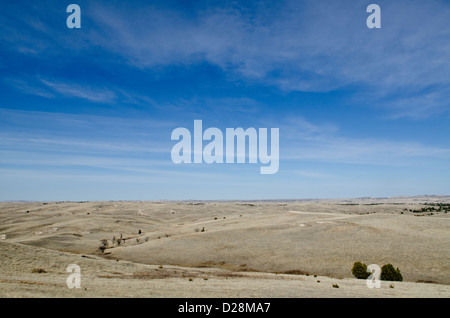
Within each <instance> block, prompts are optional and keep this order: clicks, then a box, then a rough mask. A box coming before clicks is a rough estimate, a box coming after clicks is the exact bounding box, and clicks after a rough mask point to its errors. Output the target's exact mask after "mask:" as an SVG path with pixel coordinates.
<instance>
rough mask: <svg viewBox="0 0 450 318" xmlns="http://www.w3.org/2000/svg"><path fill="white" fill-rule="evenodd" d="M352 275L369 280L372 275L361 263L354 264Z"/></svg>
mask: <svg viewBox="0 0 450 318" xmlns="http://www.w3.org/2000/svg"><path fill="white" fill-rule="evenodd" d="M352 274H353V275H354V276H355V277H356V278H358V279H367V278H368V277H369V276H370V273H368V272H367V265H366V264H364V263H361V262H355V263H354V264H353V268H352Z"/></svg>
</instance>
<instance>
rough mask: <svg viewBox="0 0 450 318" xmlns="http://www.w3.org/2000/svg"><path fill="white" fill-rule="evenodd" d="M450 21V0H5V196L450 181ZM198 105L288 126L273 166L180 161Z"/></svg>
mask: <svg viewBox="0 0 450 318" xmlns="http://www.w3.org/2000/svg"><path fill="white" fill-rule="evenodd" d="M71 3H76V4H78V5H79V6H80V8H81V26H82V27H81V29H68V28H67V26H66V19H67V16H68V15H69V14H68V13H66V8H67V6H68V5H69V4H71ZM371 3H377V4H378V5H379V6H380V7H381V26H382V27H381V29H369V28H367V26H366V19H367V17H368V15H369V14H368V13H366V8H367V6H368V5H369V4H371ZM449 20H450V3H449V2H448V1H442V0H431V1H426V2H425V1H416V0H409V1H400V0H395V1H394V0H390V1H381V0H372V1H342V0H333V1H331V0H330V1H327V0H320V1H174V0H170V1H81V0H77V1H32V2H30V1H8V2H6V1H4V2H3V3H2V10H1V12H0V28H1V30H2V32H1V33H0V37H1V41H0V52H1V54H0V96H1V97H0V102H1V103H0V180H1V182H0V200H160V199H170V200H184V199H200V200H202V199H204V200H210V199H296V198H336V197H363V196H374V197H375V196H398V195H420V194H450V181H449V180H450V169H449V167H450V164H449V163H450V138H449V136H450V125H449V119H450V106H449V101H450V76H449V74H450V27H449V24H448V21H449ZM195 119H201V120H202V121H203V127H204V128H205V129H206V128H208V127H218V128H220V129H222V131H224V132H225V128H228V127H230V128H237V127H243V128H248V127H255V128H260V127H261V128H269V129H270V128H279V130H280V153H279V154H280V167H279V171H278V173H276V174H273V175H261V174H260V173H259V168H260V164H248V163H247V164H206V163H203V164H181V165H176V164H174V163H173V162H172V160H171V156H170V152H171V149H172V147H173V145H174V144H175V142H174V141H172V140H171V138H170V136H171V132H172V131H173V130H174V129H175V128H177V127H186V128H188V129H190V130H191V131H193V123H194V120H195Z"/></svg>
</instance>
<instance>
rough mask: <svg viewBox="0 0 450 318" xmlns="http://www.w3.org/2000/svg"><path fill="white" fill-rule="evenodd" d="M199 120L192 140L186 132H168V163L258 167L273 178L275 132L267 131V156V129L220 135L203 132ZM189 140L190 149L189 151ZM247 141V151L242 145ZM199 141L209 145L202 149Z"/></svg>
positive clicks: (215, 130) (276, 147) (276, 148)
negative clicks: (268, 133) (240, 164)
mask: <svg viewBox="0 0 450 318" xmlns="http://www.w3.org/2000/svg"><path fill="white" fill-rule="evenodd" d="M202 125H203V123H202V121H201V120H194V134H193V138H192V135H191V132H190V131H189V129H187V128H184V127H178V128H176V129H174V130H173V131H172V136H171V139H172V140H177V141H178V142H177V143H176V144H175V145H174V146H173V148H172V152H171V156H172V161H173V162H174V163H176V164H179V163H203V162H205V163H208V164H211V163H224V162H225V163H235V162H236V163H246V149H247V148H248V163H258V160H259V162H260V163H261V164H263V166H262V167H260V173H261V174H274V173H277V172H278V168H279V129H278V128H271V129H270V154H269V153H268V148H269V139H268V136H267V128H259V129H258V130H256V129H255V128H252V127H250V128H247V129H246V130H244V129H243V128H226V131H225V141H224V134H223V133H222V131H221V130H220V129H219V128H215V127H210V128H208V129H206V130H205V131H203V127H202ZM192 139H193V144H194V145H193V148H192ZM247 140H248V147H247V145H246V141H247ZM203 141H209V142H208V143H207V144H206V145H205V146H203ZM235 150H236V151H235Z"/></svg>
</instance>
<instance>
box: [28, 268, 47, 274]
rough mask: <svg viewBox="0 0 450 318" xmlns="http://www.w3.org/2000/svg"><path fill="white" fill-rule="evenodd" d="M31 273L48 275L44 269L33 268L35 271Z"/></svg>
mask: <svg viewBox="0 0 450 318" xmlns="http://www.w3.org/2000/svg"><path fill="white" fill-rule="evenodd" d="M31 272H32V273H38V274H42V273H47V271H46V270H45V269H42V268H33V270H32V271H31Z"/></svg>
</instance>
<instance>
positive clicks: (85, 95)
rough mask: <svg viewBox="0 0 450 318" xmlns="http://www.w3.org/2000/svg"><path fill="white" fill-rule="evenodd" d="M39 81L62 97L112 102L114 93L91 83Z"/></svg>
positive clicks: (114, 97) (114, 96)
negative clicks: (95, 86)
mask: <svg viewBox="0 0 450 318" xmlns="http://www.w3.org/2000/svg"><path fill="white" fill-rule="evenodd" d="M41 82H42V83H43V84H44V85H45V86H47V87H49V88H50V89H52V90H53V91H55V92H58V93H60V94H62V95H63V96H64V97H77V98H82V99H87V100H89V101H91V102H95V103H113V102H114V101H115V99H116V94H115V93H114V92H112V91H111V90H109V89H107V88H92V86H91V85H84V86H83V85H80V84H71V83H62V82H55V81H50V80H45V79H41Z"/></svg>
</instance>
